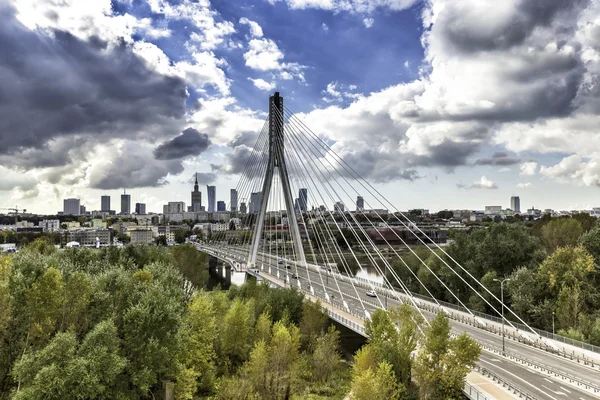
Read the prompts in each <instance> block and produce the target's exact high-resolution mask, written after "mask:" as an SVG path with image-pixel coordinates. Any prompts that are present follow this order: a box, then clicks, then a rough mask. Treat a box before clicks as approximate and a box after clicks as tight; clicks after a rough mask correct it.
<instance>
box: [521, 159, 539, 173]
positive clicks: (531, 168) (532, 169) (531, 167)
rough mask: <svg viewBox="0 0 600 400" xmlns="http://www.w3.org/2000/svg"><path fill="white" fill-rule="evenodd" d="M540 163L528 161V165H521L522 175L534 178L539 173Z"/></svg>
mask: <svg viewBox="0 0 600 400" xmlns="http://www.w3.org/2000/svg"><path fill="white" fill-rule="evenodd" d="M537 168H538V163H537V162H535V161H528V162H526V163H523V164H521V166H520V171H521V172H520V173H519V175H521V176H532V175H535V174H536V172H537Z"/></svg>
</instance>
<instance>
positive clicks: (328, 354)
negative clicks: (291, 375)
mask: <svg viewBox="0 0 600 400" xmlns="http://www.w3.org/2000/svg"><path fill="white" fill-rule="evenodd" d="M339 340H340V332H339V331H338V330H337V329H335V327H334V326H330V327H329V330H328V331H327V333H325V334H323V335H320V336H318V337H317V338H316V341H315V345H314V351H313V353H312V355H311V358H310V360H311V364H312V371H313V376H315V377H316V378H317V380H319V381H321V382H327V381H329V380H330V379H331V377H332V376H333V374H334V373H335V371H336V369H337V368H339V366H340V364H341V362H342V357H341V354H340V352H339Z"/></svg>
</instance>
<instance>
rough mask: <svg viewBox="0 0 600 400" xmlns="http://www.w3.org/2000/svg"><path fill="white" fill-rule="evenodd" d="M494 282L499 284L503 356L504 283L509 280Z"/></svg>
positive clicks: (503, 350)
mask: <svg viewBox="0 0 600 400" xmlns="http://www.w3.org/2000/svg"><path fill="white" fill-rule="evenodd" d="M494 281H495V282H500V302H501V303H502V354H504V353H505V347H504V282H507V281H510V278H504V279H494Z"/></svg>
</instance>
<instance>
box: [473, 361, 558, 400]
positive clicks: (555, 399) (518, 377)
mask: <svg viewBox="0 0 600 400" xmlns="http://www.w3.org/2000/svg"><path fill="white" fill-rule="evenodd" d="M479 361H481V362H484V363H487V364H490V365H493V366H494V367H496V368H498V369H501V370H502V371H504V372H506V373H507V374H510V375H512V376H514V377H515V378H517V379H519V380H521V381H523V382H525V383H526V384H527V385H529V386H531V387H532V388H534V389H536V390H539V391H540V392H542V393H544V394H545V395H546V396H548V397H550V398H551V399H554V400H558V399H557V398H556V397H554V396H551V395H550V394H549V393H546V392H544V391H543V390H541V389H540V388H539V387H537V386H535V385H532V384H531V383H529V382H527V381H526V380H525V379H523V378H521V377H520V376H518V375H515V374H513V373H512V372H510V371H508V370H506V369H504V368H502V367H499V366H497V365H496V364H492V363H491V362H489V361H486V360H481V359H480V360H479ZM542 386H544V385H542ZM544 387H545V386H544Z"/></svg>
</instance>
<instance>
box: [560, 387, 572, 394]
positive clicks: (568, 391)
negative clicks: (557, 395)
mask: <svg viewBox="0 0 600 400" xmlns="http://www.w3.org/2000/svg"><path fill="white" fill-rule="evenodd" d="M560 388H561V389H562V390H564V391H565V392H567V393H571V391H570V390H569V389H565V388H564V387H562V386H560Z"/></svg>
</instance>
